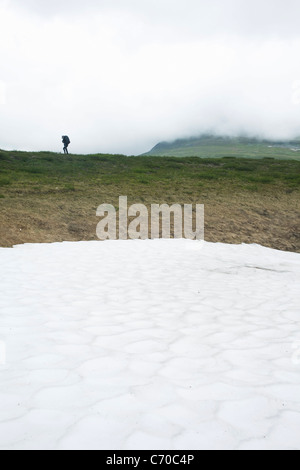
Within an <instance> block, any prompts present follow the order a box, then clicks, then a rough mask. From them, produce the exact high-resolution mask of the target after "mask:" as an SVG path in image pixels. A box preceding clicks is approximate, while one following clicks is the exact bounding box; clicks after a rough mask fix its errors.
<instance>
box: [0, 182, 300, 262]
mask: <svg viewBox="0 0 300 470" xmlns="http://www.w3.org/2000/svg"><path fill="white" fill-rule="evenodd" d="M117 191H118V188H113V189H112V190H111V192H110V193H108V192H107V193H106V191H105V188H102V191H101V192H98V193H97V192H95V193H94V194H89V195H86V196H85V195H81V196H79V195H76V197H75V196H73V197H72V195H70V194H59V195H56V196H55V197H54V196H53V197H51V196H47V197H45V196H44V197H37V196H35V195H32V194H28V195H26V194H23V195H22V197H16V195H14V197H5V198H4V199H0V245H1V246H2V247H10V246H13V245H17V244H22V243H51V242H61V241H81V240H96V239H97V236H96V226H97V223H98V222H99V218H97V217H96V208H97V207H98V205H99V204H102V203H103V202H106V203H112V204H113V205H114V206H115V207H117V198H116V194H117ZM172 192H173V191H172ZM119 194H122V190H121V189H120V188H119ZM160 197H161V199H160ZM180 200H182V203H192V202H194V203H196V202H197V203H203V204H204V205H205V240H206V241H210V242H224V243H234V244H240V243H257V244H260V245H263V246H268V247H270V248H275V249H278V250H285V251H293V252H298V253H300V210H299V195H298V192H292V193H290V194H287V193H282V194H276V195H274V194H268V193H266V194H259V195H255V194H252V193H246V192H241V193H234V194H231V193H228V192H224V193H222V192H221V191H218V192H214V191H213V190H212V191H205V193H204V194H200V195H198V196H197V198H196V197H194V196H190V198H189V200H187V198H186V196H184V195H180V194H179V195H178V194H171V195H170V196H168V195H166V194H164V195H163V196H162V194H161V195H160V194H158V193H157V194H156V195H155V197H154V196H153V195H151V194H148V193H146V192H145V193H143V194H142V195H141V193H140V192H137V193H136V194H134V193H133V194H131V196H130V200H128V204H129V205H130V204H133V203H137V202H143V203H144V204H145V205H146V206H148V207H149V208H150V203H152V202H156V203H157V202H160V203H164V202H167V203H169V204H171V203H174V202H178V201H180Z"/></svg>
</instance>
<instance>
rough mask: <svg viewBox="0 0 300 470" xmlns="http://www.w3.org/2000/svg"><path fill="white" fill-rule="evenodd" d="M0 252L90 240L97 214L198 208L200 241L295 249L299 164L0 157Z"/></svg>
mask: <svg viewBox="0 0 300 470" xmlns="http://www.w3.org/2000/svg"><path fill="white" fill-rule="evenodd" d="M0 188H1V195H0V246H11V245H12V244H18V243H24V242H53V241H63V240H91V239H96V225H97V223H98V221H99V220H98V218H97V217H96V209H97V207H98V205H100V204H102V203H107V204H113V205H114V206H115V207H116V208H118V202H119V201H118V198H119V196H122V195H124V196H128V203H129V204H133V203H143V204H146V205H147V206H148V207H149V205H150V204H152V203H159V204H163V203H167V204H173V203H179V204H188V203H204V204H205V208H206V209H205V210H206V218H205V220H206V240H208V241H224V242H227V243H237V242H245V243H261V244H264V245H266V246H272V247H274V248H278V249H287V250H291V251H300V237H299V232H300V229H299V188H300V161H297V160H281V159H273V158H264V159H253V158H245V157H244V158H235V157H228V156H225V157H222V158H216V157H215V158H198V157H191V156H188V157H184V158H179V157H165V158H162V157H155V156H148V157H144V156H140V157H126V156H123V155H100V154H97V155H69V156H64V155H62V154H54V153H49V152H39V153H31V152H17V151H0Z"/></svg>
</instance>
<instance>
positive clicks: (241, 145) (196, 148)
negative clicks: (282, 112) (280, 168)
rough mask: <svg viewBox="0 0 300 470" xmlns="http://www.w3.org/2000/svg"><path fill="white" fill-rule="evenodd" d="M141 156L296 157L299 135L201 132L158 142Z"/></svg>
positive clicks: (298, 154) (298, 147) (299, 147)
mask: <svg viewBox="0 0 300 470" xmlns="http://www.w3.org/2000/svg"><path fill="white" fill-rule="evenodd" d="M143 155H144V156H172V157H191V156H193V157H202V158H222V157H244V158H266V157H271V158H279V159H283V160H286V159H288V160H291V159H292V160H300V139H299V140H294V141H290V142H285V141H269V140H258V139H255V138H247V137H222V136H213V135H202V136H201V137H192V138H188V139H178V140H175V141H173V142H160V143H159V144H157V145H156V146H155V147H153V149H152V150H150V151H149V152H147V153H145V154H143Z"/></svg>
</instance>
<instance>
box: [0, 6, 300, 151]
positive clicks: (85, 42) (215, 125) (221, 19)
mask: <svg viewBox="0 0 300 470" xmlns="http://www.w3.org/2000/svg"><path fill="white" fill-rule="evenodd" d="M299 17H300V3H299V2H298V1H294V0H286V1H280V0H277V1H274V0H273V1H263V0H262V1H260V2H259V1H257V0H255V1H248V0H244V1H242V0H239V1H238V0H222V1H221V0H211V1H209V2H208V1H202V0H184V1H181V0H180V1H178V0H173V1H170V0H159V1H154V0H152V1H150V0H140V1H134V0H122V1H121V0H114V1H107V0H104V1H101V0H99V1H96V0H86V1H85V2H82V1H80V2H79V1H77V0H72V1H71V0H60V1H56V0H52V1H51V2H49V1H48V0H47V1H43V0H24V1H21V0H11V1H8V0H5V1H1V0H0V63H1V68H0V119H1V130H0V148H7V149H16V148H18V149H24V150H51V151H60V150H61V143H60V137H61V135H63V134H69V135H70V138H71V142H72V146H71V151H73V152H78V153H79V152H84V153H89V152H112V153H127V154H138V153H142V152H145V151H147V150H148V149H150V148H151V147H152V146H153V145H155V144H156V143H157V142H158V141H161V140H172V139H175V138H179V137H187V136H191V135H199V134H200V133H202V132H213V133H220V134H226V135H236V134H241V133H243V134H247V135H251V136H259V137H265V138H272V139H279V138H280V139H282V138H285V139H290V138H294V137H296V136H299V135H300V125H299V124H300V62H299V52H300V32H299V25H298V22H299Z"/></svg>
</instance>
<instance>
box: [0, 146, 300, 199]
mask: <svg viewBox="0 0 300 470" xmlns="http://www.w3.org/2000/svg"><path fill="white" fill-rule="evenodd" d="M0 156H1V160H0V187H1V188H2V192H3V190H6V191H7V195H10V196H11V197H13V196H14V195H15V194H16V191H17V194H18V192H19V191H22V192H24V193H26V192H28V191H30V192H35V193H37V194H38V193H43V191H46V192H47V194H49V191H50V192H51V191H53V192H57V191H58V190H60V191H65V192H87V193H90V192H91V191H92V190H93V188H94V189H95V188H96V187H98V186H99V185H105V187H106V188H107V187H109V186H111V185H113V186H114V187H116V188H118V187H119V186H121V187H122V190H123V191H125V192H126V191H127V192H132V189H133V188H135V189H136V191H135V192H136V193H138V192H139V188H141V187H143V186H150V187H151V188H152V190H153V188H156V189H160V190H161V191H163V188H165V189H166V188H169V187H170V185H171V186H172V187H174V188H175V187H176V185H180V188H181V189H184V188H185V189H188V190H189V191H190V192H191V193H193V189H196V188H198V187H199V184H201V185H202V187H203V186H206V187H207V188H209V187H210V185H211V183H212V182H214V183H218V185H219V186H220V187H222V188H227V189H229V190H233V189H237V188H240V189H245V190H247V188H248V187H249V186H250V185H251V187H252V188H253V184H255V185H257V188H258V190H260V189H262V186H265V185H270V186H273V189H275V188H276V189H277V190H278V189H279V188H281V189H298V188H299V185H300V162H298V161H296V160H289V161H283V160H277V159H256V160H253V159H247V158H243V159H237V158H234V157H230V158H229V157H223V158H214V159H210V158H205V159H204V158H202V159H200V158H198V157H185V158H182V159H181V158H178V157H165V158H159V157H126V156H122V155H71V156H68V157H65V156H63V155H61V154H50V153H49V152H39V153H26V152H5V151H0ZM150 192H152V191H151V189H150Z"/></svg>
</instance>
